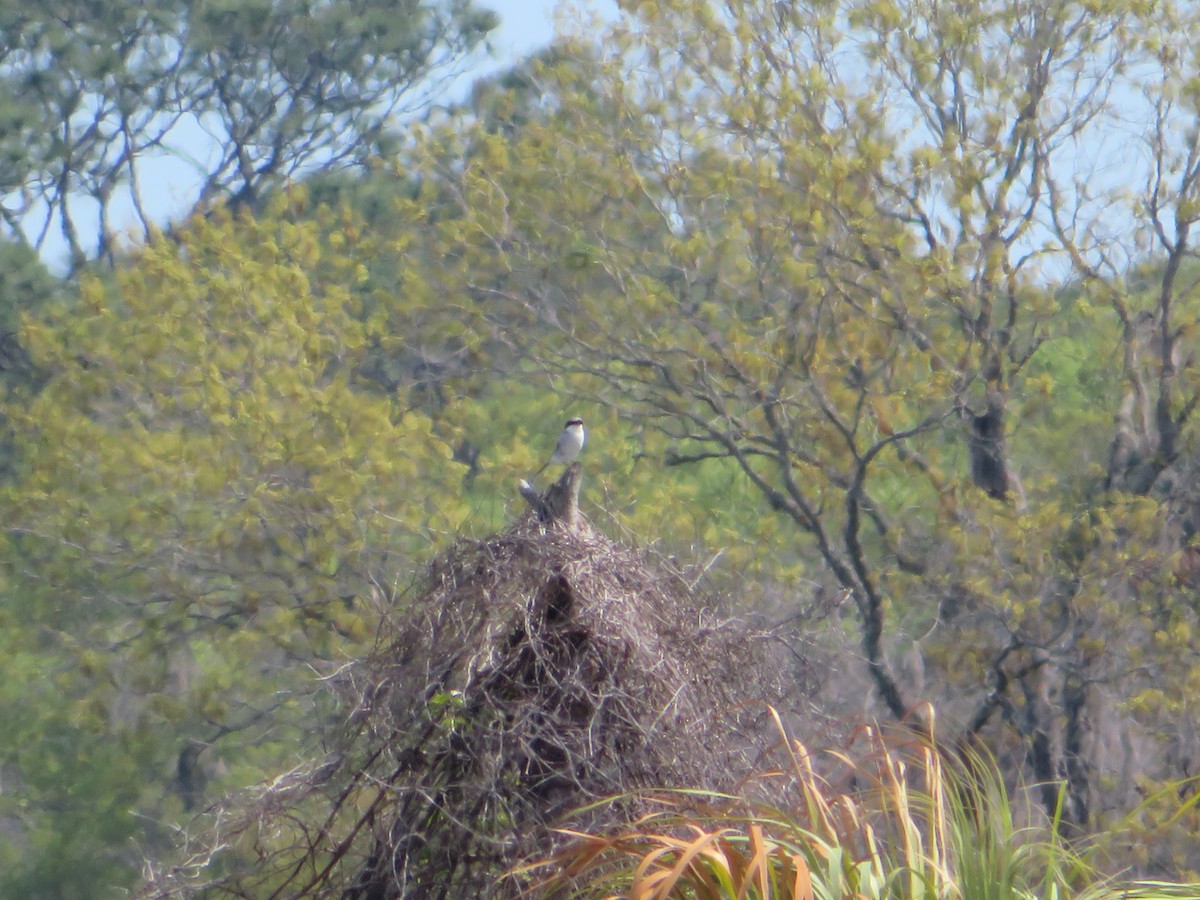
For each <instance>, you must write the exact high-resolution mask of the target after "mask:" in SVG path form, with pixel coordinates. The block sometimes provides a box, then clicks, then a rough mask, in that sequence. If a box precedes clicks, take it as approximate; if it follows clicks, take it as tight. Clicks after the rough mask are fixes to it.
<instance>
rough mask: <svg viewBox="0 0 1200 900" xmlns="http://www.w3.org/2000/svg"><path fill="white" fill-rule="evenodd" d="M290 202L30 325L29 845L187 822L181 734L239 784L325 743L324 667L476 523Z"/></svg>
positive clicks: (25, 559) (9, 529) (6, 571)
mask: <svg viewBox="0 0 1200 900" xmlns="http://www.w3.org/2000/svg"><path fill="white" fill-rule="evenodd" d="M285 203H286V201H281V202H280V203H279V204H278V205H277V208H275V209H273V210H271V211H269V213H268V214H267V215H265V216H264V217H263V218H262V219H261V220H257V221H256V220H254V219H252V218H250V217H248V216H241V217H238V218H237V219H236V220H235V219H233V218H231V217H229V216H227V215H224V214H216V215H214V216H213V217H212V218H210V219H208V220H197V221H195V222H194V223H193V224H191V225H190V226H189V227H188V228H187V229H185V230H184V231H183V233H182V234H181V235H180V237H179V240H178V241H174V240H167V239H161V240H158V241H156V242H155V243H154V244H153V245H152V246H149V247H147V248H145V249H144V250H142V251H140V253H139V254H138V256H137V258H136V259H135V260H133V261H132V262H131V264H130V265H129V267H128V268H125V269H122V270H121V271H119V272H117V273H116V274H115V276H114V277H113V278H112V279H110V280H105V281H101V280H98V279H87V280H85V281H84V283H83V284H82V286H81V291H80V294H81V296H80V299H79V302H78V303H77V304H74V305H71V306H69V307H64V308H61V309H58V310H57V311H55V312H53V313H52V314H48V315H46V316H44V317H42V318H36V319H29V320H27V321H26V323H25V326H24V329H23V332H22V339H23V341H24V342H25V344H26V346H27V347H28V350H29V352H30V354H31V356H32V358H33V362H34V364H35V365H36V366H37V367H38V369H39V370H40V372H41V374H42V376H43V378H44V381H43V383H42V384H40V385H38V386H37V387H36V388H35V389H32V390H29V391H22V392H16V391H14V392H13V393H12V395H10V396H9V397H8V398H7V399H6V401H5V403H4V407H3V417H4V419H3V421H4V423H5V425H6V427H7V430H8V432H9V435H10V441H11V447H12V450H13V461H14V467H15V475H14V477H12V478H11V479H10V480H9V481H8V482H7V483H6V484H4V485H3V487H2V489H0V509H2V513H0V518H2V519H3V521H4V523H5V528H4V531H3V532H2V534H0V542H2V545H0V556H2V559H3V578H4V582H5V595H6V598H7V599H6V600H5V602H4V603H3V605H2V607H0V617H2V618H3V629H2V633H3V638H0V641H2V642H3V645H4V652H5V655H6V659H7V660H8V662H9V664H8V665H7V666H6V671H7V673H8V675H7V677H6V680H5V685H4V688H3V689H2V691H0V705H2V706H3V707H4V709H5V712H4V713H3V714H2V716H3V718H4V720H5V721H6V732H7V733H6V736H5V737H6V739H5V742H4V752H5V753H6V754H8V758H7V759H6V764H7V765H11V766H13V767H14V770H15V772H16V773H17V774H16V777H17V779H18V780H19V783H21V784H23V785H24V786H25V787H26V788H29V789H30V796H29V797H28V798H27V806H26V809H27V810H28V815H29V816H30V817H31V819H30V822H31V824H34V828H35V833H36V824H35V823H36V822H37V820H38V818H39V816H40V815H42V814H43V813H44V812H45V811H46V810H48V809H60V810H61V808H62V807H64V806H65V807H67V808H68V809H78V812H79V814H80V815H81V816H94V817H95V819H96V824H95V825H92V826H89V827H88V828H85V829H81V830H80V831H79V832H76V834H75V835H74V837H73V841H74V845H75V846H76V847H77V848H78V849H77V850H75V851H73V852H77V853H79V854H81V855H82V856H86V855H87V854H88V852H90V851H89V848H90V850H91V851H95V849H96V848H95V847H94V845H92V844H90V843H89V837H90V836H91V835H92V834H93V832H94V831H95V830H96V828H97V827H98V825H99V823H100V822H102V821H103V820H104V818H105V817H107V816H111V817H113V820H115V821H116V822H117V823H123V826H124V828H125V830H126V831H127V832H129V833H138V831H139V830H140V829H139V828H138V827H135V823H136V821H137V820H134V819H132V818H131V816H132V815H133V814H134V813H137V814H139V815H144V816H148V817H149V818H148V819H143V820H141V821H142V822H146V821H150V822H159V821H161V822H162V823H163V824H166V823H168V822H170V821H171V820H172V819H173V818H174V817H175V816H177V815H178V814H179V813H180V811H181V808H180V797H179V796H177V793H178V791H177V790H176V789H175V787H174V786H173V785H172V784H171V782H170V778H171V776H172V775H174V773H175V767H176V758H177V757H178V756H179V754H180V752H181V751H182V750H183V749H184V745H185V742H186V741H187V740H189V739H194V740H198V741H202V742H212V746H211V747H209V748H207V749H205V751H204V752H203V754H202V755H201V765H202V770H203V771H204V772H206V773H208V775H209V776H212V775H216V774H219V773H220V772H222V771H228V772H229V773H230V774H229V777H230V782H231V783H233V784H239V783H244V782H245V781H247V780H256V779H258V778H260V777H262V775H263V773H264V772H265V771H269V770H270V769H272V768H275V767H277V766H278V765H279V764H280V763H281V762H282V761H285V760H286V759H288V757H289V752H291V753H294V752H295V750H296V749H297V747H296V745H295V743H294V742H295V741H296V739H297V737H298V735H300V734H302V733H303V732H300V731H297V730H296V729H298V728H299V729H303V730H304V731H307V732H309V734H310V735H311V737H309V738H308V739H309V740H311V739H312V738H313V737H315V734H314V733H313V732H314V729H316V728H317V726H318V722H319V719H318V718H314V715H315V712H316V709H315V708H314V706H313V703H312V700H311V695H312V694H313V693H314V691H315V688H316V685H317V681H316V676H317V674H320V673H321V671H322V669H321V666H322V664H326V665H327V666H328V667H332V666H334V665H336V664H337V662H338V661H339V660H342V659H344V658H346V657H347V656H348V655H352V654H356V653H359V652H361V651H362V650H363V649H364V648H366V647H368V646H370V644H371V641H372V638H373V630H374V625H375V620H376V610H377V608H378V606H379V604H381V603H387V602H392V600H393V597H392V594H393V591H394V590H395V589H396V588H397V584H398V582H399V586H400V587H403V581H404V579H405V577H406V573H408V572H410V571H411V570H412V569H413V568H414V567H415V566H416V565H417V564H418V562H419V558H420V555H421V554H423V553H424V552H426V551H427V549H428V548H429V546H430V545H431V544H433V543H436V542H437V541H438V540H439V539H440V536H442V535H445V534H449V533H453V532H454V531H455V529H456V527H457V525H458V524H459V522H460V521H461V520H462V519H463V518H464V516H465V514H466V506H465V504H464V503H463V501H462V500H461V498H460V496H459V494H460V492H461V476H462V471H463V470H462V467H461V466H460V465H458V464H457V463H454V462H453V461H452V460H451V451H450V448H449V445H448V443H447V440H446V439H444V438H443V437H441V436H439V435H438V434H436V433H435V431H434V427H433V423H432V422H431V420H430V419H429V417H428V416H427V415H424V414H422V413H418V412H413V411H410V410H407V409H406V408H405V405H404V404H403V403H400V402H397V398H396V397H394V396H389V395H388V394H387V393H385V392H381V391H379V390H378V389H377V388H373V386H370V385H366V384H364V383H363V381H362V379H361V378H360V376H359V371H358V370H359V366H360V365H361V363H362V361H363V360H364V358H365V357H366V354H367V352H368V351H369V350H370V348H371V347H372V346H373V342H375V341H376V340H377V339H378V338H379V329H380V322H379V320H378V318H377V317H372V316H371V315H370V314H369V310H367V309H366V308H365V306H366V305H365V303H364V295H363V293H362V291H360V289H359V287H360V285H361V284H362V282H363V281H364V280H365V277H366V276H365V273H366V268H365V266H366V262H365V261H364V260H363V259H362V258H361V255H359V254H357V253H356V252H355V250H354V247H353V246H351V245H350V242H349V241H348V240H347V239H346V235H345V234H344V233H340V232H339V231H337V230H336V229H335V230H334V231H333V238H337V239H331V238H330V235H329V229H330V228H331V227H334V226H336V223H331V222H328V221H327V222H325V223H324V224H323V225H319V224H318V222H316V221H314V220H312V219H308V220H305V221H298V222H293V221H289V218H290V216H289V215H288V213H289V209H288V207H287V206H286V205H285ZM330 247H334V248H336V249H334V250H331V249H329V248H330ZM39 696H42V697H43V702H40V703H39V702H38V701H37V700H36V698H37V697H39ZM64 701H65V703H64ZM55 733H60V734H61V735H62V737H61V739H60V740H58V741H55V740H53V738H52V737H51V735H53V734H55ZM35 746H37V747H40V748H42V749H41V750H40V751H39V752H38V753H36V754H35V753H34V752H33V750H32V748H33V747H35ZM122 746H124V747H125V748H126V749H125V751H124V753H115V751H116V748H118V747H122ZM110 748H111V749H110ZM114 753H115V755H114ZM85 773H94V774H95V776H96V778H97V779H99V782H98V783H100V784H104V785H106V787H105V788H104V789H103V790H104V793H103V795H98V794H97V793H95V792H91V791H89V790H88V789H87V788H86V787H84V786H83V784H84V783H85V782H86V779H87V776H86V775H85ZM97 790H98V791H99V790H101V789H100V788H99V787H97ZM112 792H116V794H117V796H111V794H112ZM105 827H110V826H105ZM114 827H115V826H114ZM149 833H150V836H151V838H153V836H154V834H155V833H156V828H154V827H151V828H150V829H149ZM115 843H116V846H120V843H121V841H117V842H115ZM61 852H64V851H63V850H62V848H58V847H53V846H51V847H48V848H46V853H47V854H48V855H51V856H52V855H53V854H55V853H61ZM59 862H60V863H61V860H59ZM126 862H136V853H134V854H133V855H132V856H131V857H128V858H127V859H126ZM67 868H69V867H67ZM9 871H10V872H11V871H14V870H13V869H10V870H9Z"/></svg>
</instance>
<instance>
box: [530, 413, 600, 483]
mask: <svg viewBox="0 0 1200 900" xmlns="http://www.w3.org/2000/svg"><path fill="white" fill-rule="evenodd" d="M586 438H587V435H586V433H585V432H584V430H583V419H579V418H575V419H567V424H566V425H564V426H563V430H562V434H560V435H559V436H558V443H556V444H555V445H554V453H552V454H551V455H550V459H549V461H548V462H547V463H546V465H544V466H542V467H541V468H540V469H538V470H537V474H538V475H541V474H542V473H543V472H545V471H546V469H547V468H548V467H549V466H565V465H567V464H568V463H573V462H574V461H575V457H577V456H578V455H579V451H580V450H582V449H583V442H584V440H585V439H586ZM534 477H535V478H536V477H537V476H536V475H535V476H534Z"/></svg>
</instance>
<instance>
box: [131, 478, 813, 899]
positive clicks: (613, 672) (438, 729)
mask: <svg viewBox="0 0 1200 900" xmlns="http://www.w3.org/2000/svg"><path fill="white" fill-rule="evenodd" d="M577 474H578V473H577V472H575V473H574V476H572V473H570V472H568V475H567V476H564V481H565V480H566V479H567V478H568V477H577ZM560 484H561V483H560ZM552 490H553V489H552ZM531 504H532V501H531ZM572 508H573V504H572ZM543 512H544V510H543ZM384 634H385V637H384V638H383V639H382V640H381V641H380V643H379V645H378V649H377V651H376V652H375V653H373V654H372V655H371V656H370V657H369V658H367V659H364V660H362V661H360V662H357V663H356V664H354V665H351V666H348V667H347V668H346V670H345V671H344V672H343V673H342V674H341V675H340V676H339V679H340V685H341V688H342V690H343V692H344V697H345V702H346V704H347V706H348V709H349V712H348V714H347V716H346V725H345V728H344V734H343V735H342V736H341V738H340V740H339V742H338V746H337V749H336V750H335V751H334V752H331V753H330V754H329V755H328V756H327V757H326V758H325V759H323V760H321V761H319V762H314V763H313V764H312V765H311V766H309V767H308V768H306V769H304V770H297V771H294V772H292V773H288V774H287V775H285V776H282V777H280V778H279V779H277V780H276V781H275V782H274V783H273V784H271V785H267V786H263V787H261V788H260V789H258V790H257V791H255V792H252V793H250V794H248V795H246V796H243V797H241V798H238V799H237V800H235V801H234V802H231V803H229V804H225V805H223V806H222V807H220V808H217V809H214V810H212V811H210V813H209V814H208V816H207V819H206V821H205V824H204V828H203V829H202V830H198V831H197V834H198V837H193V838H192V839H191V846H190V847H188V848H186V849H187V852H186V854H185V855H186V857H187V860H188V861H187V862H186V863H183V864H180V865H177V866H175V867H173V868H171V869H162V870H159V871H157V872H155V873H152V877H151V878H150V881H149V885H148V888H147V890H146V892H145V896H147V897H155V898H159V897H161V898H166V897H183V896H194V895H200V894H202V895H204V896H239V897H243V896H244V897H249V896H254V897H262V896H278V897H299V896H304V897H341V898H345V900H391V898H400V897H414V898H417V897H419V898H458V897H467V896H471V897H476V896H478V897H489V896H496V897H505V896H514V895H516V894H518V893H520V892H521V891H522V890H527V889H529V885H528V884H526V883H523V882H522V880H521V879H520V878H519V877H515V876H512V875H510V874H508V873H510V872H511V871H512V870H513V869H514V868H515V867H516V866H518V865H519V864H520V863H522V862H523V861H525V860H528V859H530V858H538V857H545V856H546V855H547V854H549V853H550V852H552V851H553V850H554V849H555V848H556V847H557V846H558V845H559V843H560V841H561V838H560V836H559V834H558V832H557V831H556V830H555V829H556V828H559V827H564V826H569V827H571V828H574V829H588V830H593V829H597V828H605V827H608V826H614V825H618V824H621V821H622V820H624V821H631V820H632V818H633V817H635V816H637V815H638V814H640V813H641V812H642V811H644V809H645V806H644V802H645V801H644V800H643V799H642V797H643V795H641V794H639V793H637V792H639V791H643V790H646V789H653V788H661V787H680V786H687V787H693V788H703V789H712V790H721V789H731V788H735V787H736V786H737V781H738V780H739V778H741V777H743V776H745V775H747V774H749V773H751V772H752V771H754V768H755V763H756V761H757V760H758V759H759V756H760V754H761V752H762V750H763V748H764V747H765V746H767V744H768V743H769V742H770V741H771V740H772V732H771V729H769V728H767V727H765V725H766V722H767V720H768V710H767V707H766V705H765V703H764V701H767V702H772V703H777V702H779V700H780V699H781V697H782V695H783V689H784V688H787V689H788V693H792V691H794V689H795V686H796V679H797V678H799V677H803V672H802V671H801V670H799V669H796V670H793V667H792V666H789V665H781V658H782V657H781V656H780V654H779V653H777V652H775V651H773V650H772V648H773V647H775V646H777V645H776V644H775V643H774V642H773V641H772V640H771V639H770V636H769V635H767V634H764V633H756V632H753V631H752V630H750V629H749V628H748V627H747V626H746V625H745V623H742V622H739V621H738V620H736V619H729V618H723V617H721V616H720V615H719V614H718V613H717V612H716V611H715V610H714V609H713V608H711V607H710V608H703V607H701V606H699V605H698V604H697V601H696V599H695V597H694V596H693V593H692V591H691V590H690V586H689V585H688V583H687V582H686V581H685V580H684V578H683V576H682V575H680V574H679V573H678V572H675V571H672V570H671V569H670V568H669V567H667V566H665V565H663V564H662V563H661V562H660V561H657V560H654V559H652V558H651V557H650V556H649V555H648V554H645V553H641V552H635V551H632V550H630V549H628V548H625V547H622V546H620V545H618V544H615V543H614V542H612V541H611V540H609V539H608V538H606V537H604V536H603V535H601V534H600V533H598V532H597V531H596V530H594V529H593V528H592V527H591V526H590V525H589V524H588V523H587V522H586V520H583V519H582V518H580V517H578V516H577V515H574V514H573V515H572V516H570V517H567V519H566V520H562V521H552V522H550V523H546V522H543V521H540V520H539V516H538V514H537V511H536V510H535V511H531V512H530V513H529V514H527V515H526V516H525V517H524V518H522V519H521V520H520V521H519V522H518V523H517V524H516V525H515V526H514V527H513V528H511V529H510V530H509V531H507V532H505V533H502V534H499V535H495V536H492V537H490V538H486V539H484V540H479V541H462V542H460V543H458V544H457V545H455V546H454V547H452V548H451V549H450V550H449V551H448V552H446V553H445V554H444V555H442V556H441V557H440V558H439V559H438V560H436V561H435V562H434V563H433V564H432V565H431V566H430V568H429V570H428V571H427V573H426V576H425V578H424V581H423V583H422V585H421V586H420V587H419V589H418V591H417V592H416V593H415V595H414V596H412V597H411V598H407V599H405V600H404V601H403V602H402V603H399V604H397V607H396V609H395V610H394V611H393V612H392V613H391V614H389V616H388V618H387V621H386V622H385V623H384ZM789 658H791V657H789ZM612 795H621V796H622V797H623V798H624V799H623V800H622V801H619V802H615V803H614V802H607V803H596V802H595V801H598V800H600V799H602V798H605V797H611V796H612Z"/></svg>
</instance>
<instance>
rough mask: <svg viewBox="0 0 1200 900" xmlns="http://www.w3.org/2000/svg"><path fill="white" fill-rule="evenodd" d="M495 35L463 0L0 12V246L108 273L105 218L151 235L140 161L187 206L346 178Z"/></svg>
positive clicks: (6, 8)
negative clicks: (171, 182)
mask: <svg viewBox="0 0 1200 900" xmlns="http://www.w3.org/2000/svg"><path fill="white" fill-rule="evenodd" d="M495 25H496V18H495V16H494V15H493V14H491V13H490V12H486V11H484V10H483V9H481V8H479V7H477V6H475V5H474V4H473V3H472V2H471V0H447V2H445V3H438V4H427V3H415V2H411V0H338V2H334V3H323V2H307V0H256V2H252V3H227V2H222V0H214V2H207V0H205V2H200V3H178V2H168V3H156V4H155V5H154V7H153V8H146V7H143V6H142V5H140V4H121V3H117V2H114V3H103V4H96V3H68V4H66V5H65V6H64V5H62V4H60V5H58V6H55V7H54V8H53V9H50V8H46V9H45V10H40V9H39V10H31V9H29V8H28V7H27V6H25V5H22V4H20V3H15V2H10V3H5V4H0V48H2V49H0V79H2V80H3V82H4V83H5V85H6V87H5V88H4V93H5V95H6V97H7V98H8V99H7V100H6V105H5V108H4V109H3V110H0V116H3V117H4V118H5V120H6V123H7V127H5V128H4V129H3V132H2V133H3V138H0V144H2V147H0V192H2V193H3V194H4V195H5V198H6V199H5V203H4V205H3V207H2V210H3V212H2V216H3V220H4V223H5V224H6V226H7V236H8V237H9V238H10V239H18V240H25V241H27V242H28V243H30V244H31V245H32V246H34V247H36V248H38V249H41V248H42V247H43V246H44V245H45V242H46V240H47V238H48V237H49V235H50V234H51V233H52V232H54V231H57V232H58V233H59V234H60V235H61V238H62V240H63V242H64V243H65V245H66V247H67V249H68V251H69V253H70V262H71V264H72V266H78V265H79V264H80V263H82V262H83V261H84V260H86V259H88V258H92V257H95V256H101V257H107V256H110V255H111V253H112V244H111V241H112V237H113V233H112V232H113V228H114V224H115V218H116V217H118V216H126V215H128V216H129V217H130V218H131V219H132V222H133V227H134V228H135V229H136V230H137V231H140V232H141V233H142V234H143V235H149V233H150V231H151V228H152V224H153V223H152V222H151V217H150V214H148V213H147V212H146V210H145V208H144V205H143V201H144V192H145V190H146V184H145V163H146V162H147V161H149V160H152V159H160V160H161V159H163V158H167V157H174V158H178V159H183V160H186V161H187V162H188V163H189V164H190V165H191V167H192V168H193V170H194V173H195V178H196V181H197V182H198V184H199V188H198V194H197V195H196V198H195V199H196V200H197V201H198V202H199V203H201V204H206V203H208V202H209V201H211V200H214V199H216V198H219V197H230V198H232V199H233V200H234V201H235V202H237V203H248V202H253V201H255V200H257V199H259V198H261V197H262V195H263V193H264V191H265V190H266V189H268V188H270V187H275V186H278V185H280V184H281V183H282V182H283V181H284V180H286V179H288V178H290V177H294V176H296V175H298V174H302V173H312V172H314V171H319V170H323V169H330V168H339V167H344V166H352V165H360V164H361V163H363V161H364V160H366V159H368V158H370V157H371V156H372V155H374V154H377V153H378V152H380V150H381V149H383V148H386V147H388V146H390V142H391V141H392V140H393V139H394V137H393V135H394V131H393V129H394V128H395V123H396V121H397V117H399V116H401V115H403V114H409V113H412V112H414V111H416V110H418V109H420V108H422V107H423V106H424V105H425V104H426V103H427V102H428V101H429V99H430V98H431V97H432V96H434V95H435V94H436V92H437V91H438V89H439V88H440V86H441V85H442V80H443V79H445V78H447V77H448V76H450V75H453V74H456V73H458V72H459V71H460V70H461V68H462V66H463V65H464V64H465V63H466V61H468V60H469V59H470V58H471V57H472V54H473V53H474V52H475V51H476V50H477V49H478V48H479V47H480V45H481V42H482V41H483V39H484V38H485V37H486V35H487V33H488V32H489V31H490V30H491V29H492V28H494V27H495Z"/></svg>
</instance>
